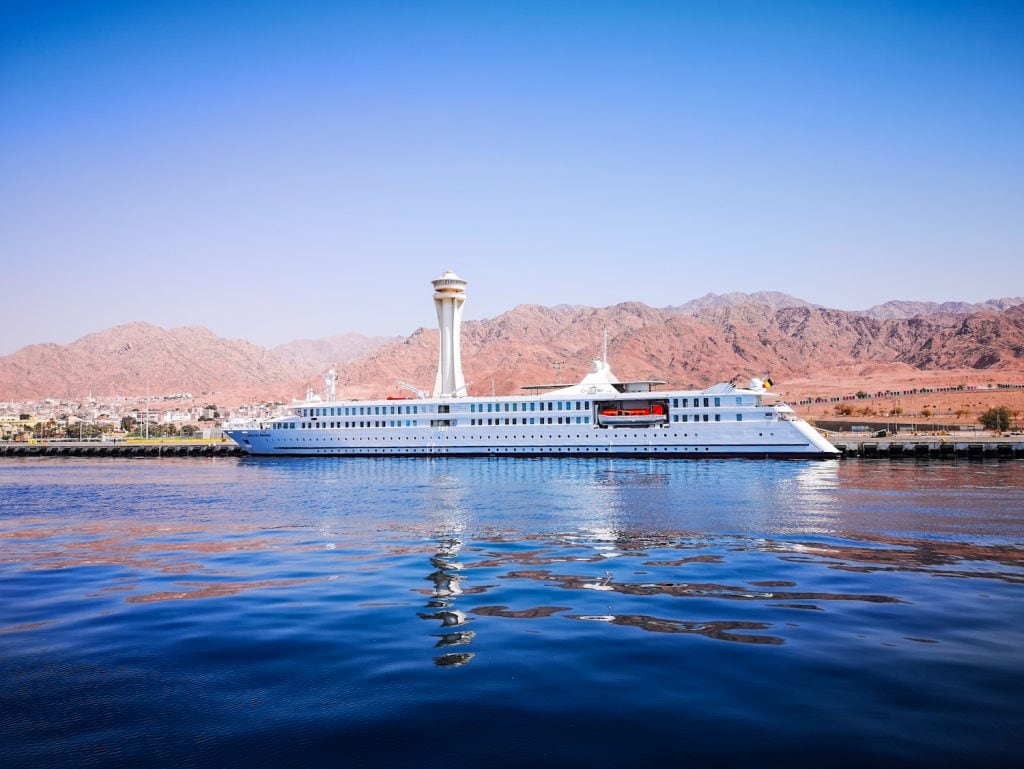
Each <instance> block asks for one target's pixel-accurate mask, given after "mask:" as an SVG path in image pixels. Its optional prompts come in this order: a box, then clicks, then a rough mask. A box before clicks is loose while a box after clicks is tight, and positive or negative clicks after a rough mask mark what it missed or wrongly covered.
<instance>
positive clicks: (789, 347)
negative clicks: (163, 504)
mask: <svg viewBox="0 0 1024 769" xmlns="http://www.w3.org/2000/svg"><path fill="white" fill-rule="evenodd" d="M744 296H746V299H744V298H743V297H744ZM717 299H718V300H720V301H717V300H716V297H714V296H713V295H709V296H706V297H702V298H701V299H698V300H694V302H689V303H687V304H684V305H680V306H677V307H669V308H661V309H658V308H653V307H648V306H647V305H644V304H641V303H637V302H626V303H622V304H617V305H614V306H612V307H604V308H593V307H580V306H569V305H560V306H557V307H541V306H536V305H521V306H519V307H516V308H515V309H513V310H510V311H509V312H506V313H504V314H502V315H500V316H498V317H496V318H491V319H486V320H476V321H466V322H464V323H463V327H462V339H463V341H462V346H463V367H464V370H465V372H466V379H467V381H469V382H471V383H472V384H471V385H470V387H469V391H470V393H472V394H482V393H489V392H491V391H492V389H493V391H495V392H498V393H510V392H518V391H519V388H520V387H521V386H523V385H526V384H536V383H553V382H556V381H562V382H571V381H577V380H578V379H579V378H580V377H581V376H582V375H583V374H584V373H585V372H586V371H587V369H588V361H589V359H591V358H595V357H599V356H600V354H601V346H602V337H603V334H604V331H605V329H607V331H608V335H609V358H610V360H611V362H612V364H613V368H614V370H615V372H616V373H617V375H618V376H619V377H620V378H622V379H630V378H646V377H657V378H661V379H664V380H667V381H668V382H669V383H671V384H673V385H678V386H703V385H705V384H708V383H711V382H714V381H720V380H728V379H731V378H732V377H734V376H736V375H738V374H739V375H752V374H763V373H765V372H771V373H772V374H773V376H775V377H776V378H781V377H790V378H795V377H811V376H817V375H820V376H827V375H828V374H829V372H830V371H836V370H839V369H842V368H845V369H848V368H849V367H851V366H854V367H856V366H861V367H871V368H872V369H873V370H879V369H884V368H886V367H891V368H892V369H893V370H894V371H895V370H900V369H903V370H913V369H926V370H928V369H943V370H947V369H948V370H953V369H970V368H973V369H984V370H993V371H1018V372H1024V301H1021V300H1011V299H1003V300H994V302H987V303H984V306H983V308H982V309H980V310H979V309H976V308H975V307H974V306H973V305H968V307H970V309H969V310H967V311H963V312H955V311H952V310H955V309H957V307H959V305H957V307H951V306H950V305H949V304H948V303H947V304H943V305H935V306H932V305H928V304H927V303H923V304H924V305H926V306H923V307H922V308H920V309H922V311H921V312H918V313H916V314H915V315H914V316H912V317H910V318H903V317H875V316H874V315H873V314H871V313H870V311H866V312H847V311H842V310H833V309H828V308H824V307H818V306H815V305H812V304H811V303H809V302H802V301H801V300H798V299H795V298H793V297H788V296H787V295H785V294H778V293H774V292H760V293H758V294H752V295H749V296H747V295H738V294H728V295H725V296H724V297H718V298H717ZM887 305H888V306H892V307H890V309H891V310H892V311H893V312H896V311H903V312H907V311H910V309H912V308H911V305H915V306H916V304H915V303H900V302H890V303H887ZM887 305H880V307H886V306H887ZM896 305H899V306H900V307H902V310H900V308H899V307H896ZM872 309H877V308H872ZM885 312H888V311H887V310H886V311H880V314H884V313H885ZM436 362H437V331H436V330H434V329H419V330H418V331H416V332H414V333H413V334H411V335H410V336H409V337H407V338H388V337H374V338H370V337H363V336H360V335H356V334H341V335H338V336H334V337H329V338H326V339H321V340H298V341H296V342H292V343H289V344H287V345H281V346H279V347H276V348H274V349H272V350H268V349H265V348H263V347H260V346H258V345H255V344H252V343H251V342H246V341H244V340H229V339H223V338H221V337H218V336H217V335H215V334H214V333H213V332H211V331H209V330H208V329H205V328H201V327H195V326H190V327H184V328H176V329H169V330H168V329H163V328H160V327H158V326H154V325H151V324H148V323H131V324H127V325H123V326H117V327H115V328H111V329H107V330H106V331H102V332H98V333H95V334H89V335H88V336H85V337H82V338H81V339H79V340H77V341H75V342H73V343H71V344H68V345H56V344H40V345H31V346H29V347H25V348H23V349H21V350H19V351H18V352H16V353H13V354H11V355H8V356H5V357H0V401H11V400H29V399H36V398H42V397H71V398H78V397H84V396H85V395H87V394H88V393H89V392H92V393H94V394H96V395H101V394H102V395H110V394H118V393H124V394H129V393H130V394H142V393H145V392H146V391H147V388H148V390H149V391H150V392H152V393H154V394H163V393H173V392H191V393H193V394H194V395H195V396H196V397H200V396H205V397H209V398H211V399H213V398H217V399H218V401H219V402H223V403H230V402H232V401H236V402H242V401H253V400H260V399H269V398H281V399H290V398H292V397H294V396H301V395H302V394H303V393H304V391H305V386H306V384H307V383H313V384H315V385H319V375H320V373H322V371H323V370H324V369H326V368H327V366H329V365H330V364H332V363H341V364H343V365H342V367H341V369H342V372H341V380H340V382H339V394H342V395H345V396H347V397H370V396H381V395H385V394H394V393H398V392H400V390H399V389H398V387H397V385H396V382H397V381H399V380H401V381H405V382H410V383H412V384H414V385H416V386H419V387H421V388H423V389H425V390H429V389H430V387H431V385H432V384H433V379H434V371H435V366H436Z"/></svg>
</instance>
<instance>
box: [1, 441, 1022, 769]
mask: <svg viewBox="0 0 1024 769" xmlns="http://www.w3.org/2000/svg"><path fill="white" fill-rule="evenodd" d="M1022 734H1024V463H1021V462H1005V463H990V462H986V463H959V464H952V463H942V462H929V463H920V464H919V463H913V462H905V463H899V462H870V461H847V462H815V463H803V462H743V461H691V462H671V461H623V460H554V461H552V460H434V461H430V460H421V459H411V460H401V459H384V460H373V459H366V460H351V459H350V460H330V459H310V460H303V459H286V460H273V459H267V460H264V459H260V460H254V459H241V460H234V459H224V460H213V461H204V460H195V459H183V460H173V459H164V460H113V459H107V460H90V459H78V460H76V459H65V460H59V459H46V460H0V764H2V765H3V766H4V767H49V766H125V767H147V766H167V765H173V766H175V767H220V766H228V765H247V766H254V767H256V766H274V767H276V766H343V767H350V766H352V767H361V766H365V767H379V766H410V767H451V766H523V765H529V766H585V767H613V766H614V767H623V766H638V765H643V764H655V763H657V764H658V765H667V766H681V765H690V766H699V767H706V766H739V765H759V766H789V767H802V766H808V767H816V768H817V767H823V766H850V767H865V766H927V767H945V766H949V767H953V766H957V767H961V766H1015V767H1016V766H1021V765H1024V747H1022V740H1021V735H1022Z"/></svg>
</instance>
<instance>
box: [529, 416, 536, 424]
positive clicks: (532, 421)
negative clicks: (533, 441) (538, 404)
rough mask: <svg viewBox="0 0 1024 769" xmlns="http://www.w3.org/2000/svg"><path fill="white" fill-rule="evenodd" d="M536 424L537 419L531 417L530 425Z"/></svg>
mask: <svg viewBox="0 0 1024 769" xmlns="http://www.w3.org/2000/svg"><path fill="white" fill-rule="evenodd" d="M536 423H537V417H530V424H531V425H533V424H536Z"/></svg>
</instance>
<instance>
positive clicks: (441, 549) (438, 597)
mask: <svg viewBox="0 0 1024 769" xmlns="http://www.w3.org/2000/svg"><path fill="white" fill-rule="evenodd" d="M461 547H462V540H460V539H459V538H458V537H456V536H454V535H445V534H442V535H439V536H438V538H437V552H436V553H435V554H434V555H433V556H431V558H430V565H431V566H432V567H433V568H434V571H432V572H431V573H430V575H429V576H428V577H427V579H429V580H430V581H431V582H433V583H434V588H433V591H432V593H431V598H430V600H429V601H427V609H428V611H425V612H420V614H419V616H420V618H421V619H428V620H437V621H438V622H440V623H441V632H440V633H439V634H437V637H438V640H437V643H436V644H435V646H436V647H437V648H439V649H443V648H447V647H450V646H466V645H468V644H469V643H470V642H471V641H472V640H473V636H474V635H475V634H474V633H473V631H472V630H466V629H464V628H465V625H466V623H467V621H468V620H467V619H466V615H465V614H464V613H463V612H462V611H460V610H459V609H458V608H456V606H455V599H456V598H458V597H459V596H460V595H462V593H463V590H462V585H461V582H462V576H461V575H460V574H459V572H460V571H461V570H462V568H463V566H462V564H461V563H459V561H458V560H457V559H458V556H459V549H460V548H461ZM471 659H473V653H472V652H468V651H459V652H456V651H451V652H447V653H445V654H442V655H440V656H438V657H434V664H435V665H437V666H439V667H456V666H458V665H465V664H466V663H467V662H469V661H470V660H471Z"/></svg>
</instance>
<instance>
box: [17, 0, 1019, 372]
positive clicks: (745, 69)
mask: <svg viewBox="0 0 1024 769" xmlns="http://www.w3.org/2000/svg"><path fill="white" fill-rule="evenodd" d="M1022 92H1024V5H1021V4H1015V3H1000V2H973V3H957V2H949V3H942V4H935V3H928V2H920V3H917V2H902V3H894V2H864V3H857V4H848V3H838V2H834V3H830V2H821V3H804V2H779V3H772V4H763V3H756V2H742V1H741V2H736V3H731V4H729V5H728V6H724V5H720V4H713V5H708V4H703V3H689V2H643V1H642V0H641V1H639V2H631V3H618V2H607V3H601V4H594V3H587V2H546V3H536V2H529V1H525V2H519V3H515V4H501V3H491V4H479V3H458V2H447V3H445V2H442V3H436V4H429V5H423V4H417V3H404V2H393V3H379V2H377V3H368V2H336V3H326V2H320V1H318V0H298V1H297V2H292V3H281V2H273V0H270V1H268V2H266V3H260V4H258V5H254V4H251V3H241V2H235V1H234V0H230V1H225V2H218V3H216V4H207V3H198V2H194V1H190V0H179V1H178V2H169V1H167V0H153V1H152V2H147V3H143V4H132V3H124V2H109V1H108V2H92V1H90V0H83V1H82V2H54V3H46V4H40V3H33V2H11V3H5V4H4V5H3V6H2V8H0V114H2V115H3V116H4V117H3V118H2V119H0V254H2V255H3V259H2V265H0V266H2V273H0V274H2V276H3V282H4V285H5V286H6V287H7V288H8V290H7V291H6V292H5V297H4V298H5V309H6V310H7V312H8V317H9V318H12V319H16V320H17V322H8V323H5V324H3V326H2V327H0V354H9V353H11V352H14V351H16V350H18V349H21V348H22V347H24V346H26V345H29V344H33V343H44V342H57V343H62V344H63V343H67V342H70V341H73V340H74V339H77V338H80V337H81V336H83V335H85V334H87V333H91V332H94V331H98V330H102V329H105V328H109V327H111V326H115V325H120V324H123V323H127V322H132V321H146V322H151V323H154V324H157V325H160V326H163V327H178V326H184V325H201V326H206V327H208V328H210V329H211V330H213V331H214V332H215V333H217V334H219V335H221V336H224V337H228V338H243V339H248V340H251V341H254V342H257V343H259V344H261V345H263V346H267V347H272V346H274V345H276V344H280V343H284V342H287V341H290V340H293V339H300V338H320V337H323V336H329V335H333V334H336V333H345V332H356V333H363V334H367V335H388V336H391V335H404V334H408V333H410V332H411V331H413V330H415V329H416V328H418V327H422V326H426V327H432V326H433V325H434V324H435V318H434V311H433V306H432V303H431V302H430V285H429V281H430V280H431V279H432V278H434V277H436V276H437V275H439V274H440V273H441V272H442V271H443V270H444V269H446V268H448V267H451V268H453V269H454V270H456V271H457V272H458V273H459V274H460V275H462V276H463V277H465V278H466V279H467V280H469V281H470V286H469V303H468V304H467V308H466V311H467V318H468V319H481V318H489V317H495V316H497V315H499V314H501V313H502V312H504V311H507V310H509V309H512V308H513V307H515V306H516V305H519V304H540V305H549V306H550V305H556V304H575V305H588V306H608V305H612V304H617V303H619V302H622V301H640V302H644V303H645V304H648V305H651V306H654V307H664V306H670V305H678V304H682V303H685V302H686V301H689V300H691V299H694V298H698V297H701V296H703V295H705V294H707V293H709V292H712V293H716V294H725V293H730V292H733V291H740V292H744V293H754V292H756V291H762V290H775V291H782V292H784V293H787V294H790V295H792V296H795V297H798V298H801V299H804V300H806V301H809V302H813V303H816V304H821V305H825V306H829V307H836V308H840V309H849V310H863V309H866V308H868V307H871V306H874V305H877V304H881V303H883V302H885V301H888V300H892V299H908V300H914V301H935V302H943V301H965V302H982V301H986V300H989V299H996V298H1000V297H1005V296H1016V295H1020V294H1024V258H1021V255H1022V253H1024V217H1022V216H1021V211H1022V210H1024V205H1022V204H1024V145H1022V143H1021V142H1020V139H1019V137H1020V136H1022V135H1024V100H1022V99H1021V98H1020V94H1021V93H1022Z"/></svg>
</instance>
